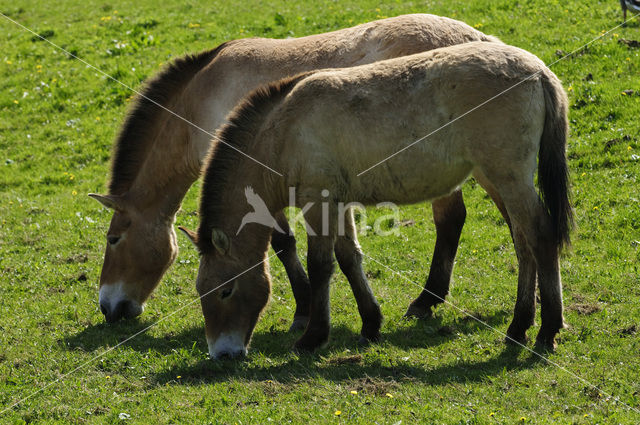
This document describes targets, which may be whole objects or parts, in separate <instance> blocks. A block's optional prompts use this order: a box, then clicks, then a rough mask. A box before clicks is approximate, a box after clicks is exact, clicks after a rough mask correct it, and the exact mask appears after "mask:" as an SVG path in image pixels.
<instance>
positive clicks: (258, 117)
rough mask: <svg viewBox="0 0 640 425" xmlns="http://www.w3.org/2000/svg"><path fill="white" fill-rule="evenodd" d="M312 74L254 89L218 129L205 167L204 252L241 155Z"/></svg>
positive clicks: (200, 237)
mask: <svg viewBox="0 0 640 425" xmlns="http://www.w3.org/2000/svg"><path fill="white" fill-rule="evenodd" d="M309 74H311V72H307V73H302V74H298V75H296V76H294V77H288V78H284V79H282V80H280V81H277V82H273V83H270V84H267V85H265V86H262V87H260V88H258V89H256V90H254V91H253V92H252V93H251V94H249V95H247V96H246V97H245V98H244V100H243V101H241V102H240V103H239V104H238V106H236V107H235V109H234V110H233V112H232V113H231V114H230V116H229V123H227V124H225V125H224V126H222V127H221V128H220V129H219V130H218V133H217V136H218V142H217V143H216V144H215V145H214V146H213V147H212V148H211V150H210V151H209V154H208V155H207V159H206V161H205V166H204V168H203V170H204V172H203V173H204V174H203V176H204V177H203V183H202V191H201V195H200V214H199V215H200V226H199V227H198V249H199V251H200V252H201V253H203V254H204V253H207V252H210V251H211V250H212V249H213V245H212V243H211V230H212V228H213V226H214V223H218V222H219V221H220V220H221V219H222V217H223V214H222V211H221V209H220V206H221V205H222V193H223V192H224V189H225V188H226V186H227V185H228V184H233V182H230V181H229V175H230V174H231V173H232V172H233V171H235V170H237V169H238V166H239V163H240V160H241V159H243V158H245V155H243V154H242V153H241V152H246V151H247V150H248V148H250V147H251V144H252V143H253V142H254V136H255V134H256V132H257V131H258V130H259V129H260V126H261V125H262V124H263V123H264V120H265V118H266V116H267V115H268V113H269V112H270V111H271V110H273V108H274V107H275V106H276V104H277V103H278V102H279V101H281V100H282V99H283V98H284V97H285V96H286V95H287V94H288V93H289V92H291V90H293V88H294V86H295V85H296V84H297V83H298V82H299V81H300V80H302V79H303V78H305V77H307V76H308V75H309ZM267 165H268V164H267Z"/></svg>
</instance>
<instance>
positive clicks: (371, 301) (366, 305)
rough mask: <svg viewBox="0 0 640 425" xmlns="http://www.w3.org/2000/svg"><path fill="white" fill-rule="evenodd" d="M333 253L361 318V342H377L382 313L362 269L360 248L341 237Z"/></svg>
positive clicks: (354, 242)
mask: <svg viewBox="0 0 640 425" xmlns="http://www.w3.org/2000/svg"><path fill="white" fill-rule="evenodd" d="M335 253H336V259H337V260H338V265H339V266H340V269H341V270H342V272H343V273H344V275H345V276H346V277H347V280H348V281H349V285H351V291H352V292H353V295H354V297H355V298H356V302H357V304H358V311H359V312H360V317H361V318H362V330H361V332H360V335H361V336H362V338H363V339H364V340H361V342H366V341H377V340H378V339H379V338H380V325H381V324H382V313H381V312H380V305H379V304H378V301H377V300H376V297H375V296H374V295H373V292H372V291H371V287H370V286H369V282H368V281H367V278H366V276H365V274H364V270H363V269H362V253H361V251H360V247H359V246H358V243H357V242H356V241H354V240H353V239H352V238H350V237H348V236H341V237H338V239H337V241H336V244H335Z"/></svg>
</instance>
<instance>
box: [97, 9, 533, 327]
mask: <svg viewBox="0 0 640 425" xmlns="http://www.w3.org/2000/svg"><path fill="white" fill-rule="evenodd" d="M474 40H476V41H477V40H484V41H494V42H497V39H495V38H493V37H489V36H486V35H484V34H482V33H481V32H479V31H476V30H475V29H473V28H471V27H470V26H468V25H466V24H464V23H462V22H459V21H455V20H452V19H448V18H443V17H438V16H433V15H427V14H415V15H405V16H399V17H396V18H389V19H383V20H380V21H375V22H371V23H367V24H363V25H358V26H356V27H353V28H348V29H343V30H339V31H335V32H330V33H326V34H319V35H313V36H309V37H302V38H297V39H287V40H271V39H258V38H253V39H245V40H237V41H232V42H228V43H225V44H222V45H221V46H219V47H217V48H216V49H213V50H210V51H206V52H202V53H199V54H197V55H195V56H185V57H182V58H179V59H177V60H175V61H174V62H173V63H172V64H170V65H169V66H168V67H167V68H165V69H164V70H163V71H162V72H161V73H160V74H159V75H157V76H156V77H155V78H153V79H152V80H151V81H150V82H148V84H147V85H146V88H145V89H144V90H143V91H142V96H138V97H137V100H136V101H135V102H134V105H133V107H132V108H131V110H130V112H129V115H128V116H127V118H126V120H125V122H124V124H123V126H122V129H121V131H120V133H119V135H118V138H117V141H116V144H115V149H114V155H113V157H112V164H111V181H110V182H109V194H108V195H95V194H92V195H91V196H92V197H94V198H95V199H97V200H98V201H100V202H101V203H102V204H103V205H104V206H106V207H108V208H112V209H113V210H114V214H113V217H112V219H111V225H110V226H109V230H108V232H107V246H106V249H105V255H104V264H103V267H102V272H101V275H100V296H99V300H100V308H101V310H102V312H103V313H104V316H105V318H106V320H107V322H113V321H116V320H119V319H120V318H121V317H133V316H136V315H138V314H140V313H141V312H142V309H143V305H144V303H145V301H146V300H147V299H148V297H149V295H150V294H151V293H152V291H153V290H154V289H155V287H156V286H157V285H158V283H159V281H160V279H161V278H162V275H163V274H164V272H165V271H166V270H167V268H168V267H169V266H170V265H171V264H172V262H173V261H174V259H175V257H176V255H177V253H178V246H177V243H176V234H175V231H174V228H173V225H174V222H175V216H176V212H177V211H178V209H179V208H180V203H181V201H182V199H183V197H184V196H185V194H186V192H187V190H188V189H189V187H190V186H191V185H192V184H193V182H194V181H195V180H196V179H197V178H198V177H199V175H200V169H201V164H202V161H203V159H204V157H205V155H206V153H207V150H208V148H209V145H210V143H211V132H213V131H214V130H215V129H216V128H218V127H219V126H220V125H221V124H222V123H224V122H225V116H226V115H227V113H228V112H229V111H230V110H231V109H232V108H233V107H234V106H235V105H236V103H237V102H238V101H239V100H240V99H241V98H242V97H243V96H244V95H246V94H248V93H249V92H250V91H251V90H252V89H255V88H257V87H258V86H260V85H262V84H265V83H267V82H270V81H274V80H278V79H280V78H283V77H285V76H288V75H294V74H297V73H299V72H303V71H308V70H313V69H319V68H327V67H351V66H356V65H361V64H366V63H371V62H375V61H378V60H383V59H389V58H393V57H398V56H404V55H408V54H412V53H417V52H422V51H427V50H431V49H434V48H437V47H442V46H448V45H453V44H460V43H465V42H469V41H474ZM433 211H434V220H435V223H436V228H437V235H438V236H437V241H436V247H435V251H434V256H433V263H432V273H431V274H430V275H429V279H428V282H427V284H426V286H427V288H428V289H429V291H425V292H424V293H423V294H422V295H421V296H420V297H418V299H417V300H416V301H415V302H414V303H413V305H412V307H411V308H410V310H409V313H410V314H415V315H426V314H428V313H429V312H430V308H431V306H432V305H434V304H436V303H437V302H440V298H441V297H444V296H445V295H446V293H447V291H448V286H449V279H450V275H451V269H452V267H453V260H454V257H455V253H456V249H457V245H458V240H459V237H460V232H461V228H462V225H463V223H464V218H465V208H464V203H463V202H462V196H461V194H460V192H456V193H454V194H453V195H451V196H449V197H448V198H444V199H442V200H438V201H436V202H435V203H434V206H433ZM276 219H277V221H278V224H279V226H280V227H281V228H283V229H284V230H285V231H286V233H285V234H283V233H280V232H275V233H274V234H273V238H272V245H273V247H274V248H275V250H276V251H277V252H278V253H279V254H278V256H279V258H280V260H281V261H282V262H283V264H284V266H285V268H286V271H287V274H288V276H289V279H290V281H291V286H292V289H293V294H294V296H295V299H296V304H297V306H296V310H295V314H294V322H293V325H292V327H294V328H304V326H306V322H307V319H308V315H309V296H310V292H309V291H310V289H309V283H308V278H307V276H306V273H305V272H304V269H303V268H302V266H301V264H300V261H299V259H298V256H297V254H296V250H295V239H294V238H293V236H291V235H290V234H289V232H288V230H289V226H288V224H287V222H286V219H285V218H284V216H283V215H282V214H278V215H277V217H276ZM347 219H348V224H352V223H351V221H350V215H349V216H348V217H347ZM347 229H353V226H352V225H348V226H347ZM340 244H342V245H344V246H348V247H349V249H352V250H357V249H358V243H357V238H356V235H355V232H352V234H351V235H350V237H349V238H345V239H344V240H342V241H341V242H340ZM534 279H535V277H534ZM354 290H355V291H365V292H370V290H369V289H368V286H367V285H366V280H363V281H361V285H360V286H358V287H354ZM433 294H436V295H437V296H435V297H434V296H433Z"/></svg>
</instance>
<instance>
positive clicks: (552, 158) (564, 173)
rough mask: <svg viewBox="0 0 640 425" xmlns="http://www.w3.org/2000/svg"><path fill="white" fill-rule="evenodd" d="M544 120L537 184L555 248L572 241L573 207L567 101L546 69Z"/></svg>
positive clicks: (557, 82)
mask: <svg viewBox="0 0 640 425" xmlns="http://www.w3.org/2000/svg"><path fill="white" fill-rule="evenodd" d="M542 86H543V91H544V100H545V107H546V113H545V119H544V130H543V132H542V140H541V141H540V155H539V160H538V184H539V187H540V192H541V195H542V199H543V201H544V204H545V207H546V208H547V210H548V211H549V214H550V215H551V222H552V225H553V229H554V235H555V238H556V242H557V243H558V247H559V248H560V249H562V248H563V247H564V246H568V245H570V243H571V240H570V236H569V234H570V232H571V229H572V228H573V210H572V209H571V202H570V200H569V169H568V167H567V156H566V149H567V135H568V132H569V126H568V117H567V112H568V100H567V95H566V94H565V92H564V89H563V88H562V85H561V84H560V81H559V80H558V78H557V77H556V76H555V75H554V74H553V73H552V72H551V71H548V70H546V72H545V73H544V74H543V75H542Z"/></svg>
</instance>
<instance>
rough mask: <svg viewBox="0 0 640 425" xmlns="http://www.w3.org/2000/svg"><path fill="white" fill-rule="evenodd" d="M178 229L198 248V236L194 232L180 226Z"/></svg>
mask: <svg viewBox="0 0 640 425" xmlns="http://www.w3.org/2000/svg"><path fill="white" fill-rule="evenodd" d="M178 229H180V230H182V233H184V234H185V235H187V237H188V238H189V240H190V241H191V243H192V244H194V245H195V246H196V248H197V247H198V234H197V233H196V232H194V231H193V230H189V229H187V228H186V227H182V226H178Z"/></svg>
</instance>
